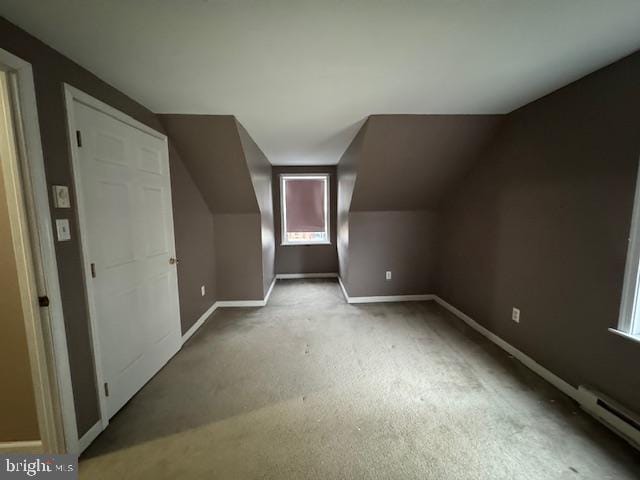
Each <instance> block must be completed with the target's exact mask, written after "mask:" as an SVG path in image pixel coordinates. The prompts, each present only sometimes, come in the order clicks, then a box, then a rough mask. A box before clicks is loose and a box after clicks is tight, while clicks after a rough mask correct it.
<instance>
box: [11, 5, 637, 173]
mask: <svg viewBox="0 0 640 480" xmlns="http://www.w3.org/2000/svg"><path fill="white" fill-rule="evenodd" d="M0 13H2V14H3V16H5V17H6V18H7V19H8V20H10V21H12V22H14V23H16V24H17V25H18V26H20V27H22V28H24V29H25V30H27V31H29V32H30V33H32V34H34V35H35V36H37V37H38V38H40V39H41V40H43V41H44V42H45V43H47V44H49V45H51V46H52V47H54V48H56V49H57V50H59V51H60V52H62V53H64V54H65V55H67V56H68V57H70V58H72V59H73V60H75V61H76V62H78V63H79V64H81V65H83V66H84V67H86V68H88V69H89V70H91V71H93V72H94V73H95V74H97V75H98V76H99V77H101V78H102V79H104V80H106V81H107V82H109V83H111V84H112V85H114V86H115V87H117V88H118V89H120V90H121V91H123V92H124V93H126V94H128V95H129V96H131V97H132V98H134V99H136V100H138V101H139V102H140V103H142V104H143V105H145V106H147V107H148V108H150V109H151V110H153V111H154V112H158V113H209V114H234V115H236V116H237V118H238V119H239V120H240V122H241V123H242V124H243V125H244V126H245V127H246V128H247V130H248V131H249V133H250V134H251V135H252V137H253V138H254V139H255V141H256V142H257V143H258V145H260V147H261V148H262V149H263V151H264V152H265V153H266V155H267V156H268V157H269V159H270V160H271V162H272V163H274V164H333V163H336V162H337V161H338V160H339V159H340V156H341V155H342V153H343V152H344V150H345V149H346V147H347V145H348V144H349V142H350V141H351V139H352V137H353V135H354V134H355V132H356V130H357V128H358V127H359V125H360V124H361V121H362V120H363V119H364V118H365V117H366V116H367V115H369V114H374V113H503V112H509V111H511V110H513V109H514V108H517V107H519V106H521V105H523V104H525V103H527V102H529V101H531V100H533V99H535V98H538V97H540V96H542V95H544V94H545V93H548V92H550V91H552V90H555V89H556V88H558V87H560V86H563V85H565V84H567V83H569V82H571V81H573V80H575V79H577V78H580V77H581V76H583V75H585V74H586V73H589V72H591V71H593V70H595V69H597V68H599V67H602V66H604V65H606V64H608V63H611V62H612V61H614V60H617V59H619V58H621V57H622V56H624V55H626V54H629V53H631V52H633V51H634V50H636V49H638V48H640V27H639V25H640V1H639V0H440V1H436V0H430V1H428V0H423V1H420V0H405V1H401V0H399V1H381V0H359V1H356V0H351V1H350V0H254V1H248V0H235V1H234V0H229V1H215V0H210V1H207V0H181V1H171V0H136V1H130V0H129V1H127V0H111V1H109V0H47V1H42V0H0Z"/></svg>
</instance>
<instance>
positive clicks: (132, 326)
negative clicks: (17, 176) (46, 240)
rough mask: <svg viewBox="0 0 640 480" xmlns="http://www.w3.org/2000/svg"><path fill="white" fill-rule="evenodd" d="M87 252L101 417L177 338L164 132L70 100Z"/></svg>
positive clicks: (168, 353) (156, 365)
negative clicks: (102, 408)
mask: <svg viewBox="0 0 640 480" xmlns="http://www.w3.org/2000/svg"><path fill="white" fill-rule="evenodd" d="M74 117H75V124H76V128H77V129H78V130H79V132H80V134H79V135H80V136H79V139H80V140H79V143H80V146H79V147H78V149H77V152H78V155H77V162H78V163H79V165H78V166H77V167H76V176H77V177H78V180H79V185H78V193H79V194H80V196H81V206H82V208H81V212H80V213H81V217H82V225H83V227H84V231H82V235H83V236H84V239H83V240H84V241H83V245H84V249H85V252H84V256H85V259H86V260H87V262H88V263H89V265H87V266H86V275H87V279H88V280H87V281H88V283H89V284H90V288H89V296H90V299H89V300H90V303H91V309H92V316H93V325H94V328H95V330H96V331H95V332H94V338H97V342H95V343H97V345H95V346H96V347H97V348H96V350H98V351H96V352H95V354H96V356H97V357H99V358H97V359H96V360H97V361H99V362H100V365H101V367H100V370H101V371H102V376H103V379H102V380H103V383H104V384H103V385H99V387H100V390H101V393H100V395H101V396H102V398H103V406H105V407H106V412H104V414H106V415H107V416H108V418H110V417H112V416H113V415H114V414H115V413H116V412H117V411H118V410H119V409H120V408H122V406H123V405H124V404H125V403H126V402H127V401H128V400H129V399H130V398H131V397H132V396H133V395H134V394H135V393H136V392H137V391H138V390H139V389H140V388H141V387H142V386H143V385H144V384H145V383H146V382H147V381H148V380H149V379H150V378H151V377H152V376H153V375H154V374H155V373H156V372H157V371H158V370H159V369H160V368H162V366H163V365H164V364H165V363H166V362H167V361H168V360H169V359H170V358H171V357H172V356H173V355H174V354H175V353H176V352H177V351H178V349H179V348H180V344H181V331H180V314H179V306H178V285H177V272H176V265H175V261H174V258H175V242H174V236H173V216H172V208H171V188H170V179H169V161H168V153H167V145H166V139H163V138H158V137H155V136H152V135H150V134H149V133H145V132H143V131H142V130H139V129H137V128H135V127H133V126H130V125H127V124H125V123H123V122H121V121H119V120H116V119H115V118H113V117H111V116H109V115H107V114H105V113H102V112H100V111H97V110H95V109H93V108H90V107H88V106H85V105H84V104H82V103H80V102H78V101H74Z"/></svg>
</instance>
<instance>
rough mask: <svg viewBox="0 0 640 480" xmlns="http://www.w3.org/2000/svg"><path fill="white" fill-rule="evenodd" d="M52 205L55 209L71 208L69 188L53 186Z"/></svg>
mask: <svg viewBox="0 0 640 480" xmlns="http://www.w3.org/2000/svg"><path fill="white" fill-rule="evenodd" d="M53 205H54V206H55V207H56V208H71V200H70V199H69V187H67V186H65V185H54V186H53Z"/></svg>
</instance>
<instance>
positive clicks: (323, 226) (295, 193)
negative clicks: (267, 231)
mask: <svg viewBox="0 0 640 480" xmlns="http://www.w3.org/2000/svg"><path fill="white" fill-rule="evenodd" d="M280 196H281V200H282V205H281V213H282V244H283V245H313V244H322V243H324V244H327V243H330V242H329V175H325V174H322V175H281V176H280Z"/></svg>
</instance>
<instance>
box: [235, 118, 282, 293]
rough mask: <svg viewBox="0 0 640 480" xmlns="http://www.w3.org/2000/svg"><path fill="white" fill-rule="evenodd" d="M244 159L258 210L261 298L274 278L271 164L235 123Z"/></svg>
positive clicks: (242, 128)
mask: <svg viewBox="0 0 640 480" xmlns="http://www.w3.org/2000/svg"><path fill="white" fill-rule="evenodd" d="M237 125H238V134H239V135H240V142H241V144H242V150H243V152H244V157H245V159H246V162H247V166H248V167H249V173H250V175H251V181H252V183H253V190H254V192H255V196H256V200H257V202H258V206H259V208H260V238H261V242H262V285H263V292H262V294H263V297H264V295H266V294H267V291H268V290H269V287H270V286H271V283H272V282H273V279H274V276H275V270H274V269H275V253H276V246H275V237H274V231H273V230H274V225H273V220H274V219H273V192H272V190H271V163H270V162H269V160H268V159H267V157H266V155H265V154H264V153H263V152H262V150H260V147H258V145H257V144H256V142H254V141H253V139H252V138H251V136H250V135H249V133H248V132H247V131H246V130H245V128H244V127H243V126H242V125H241V124H240V123H239V122H237Z"/></svg>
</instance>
